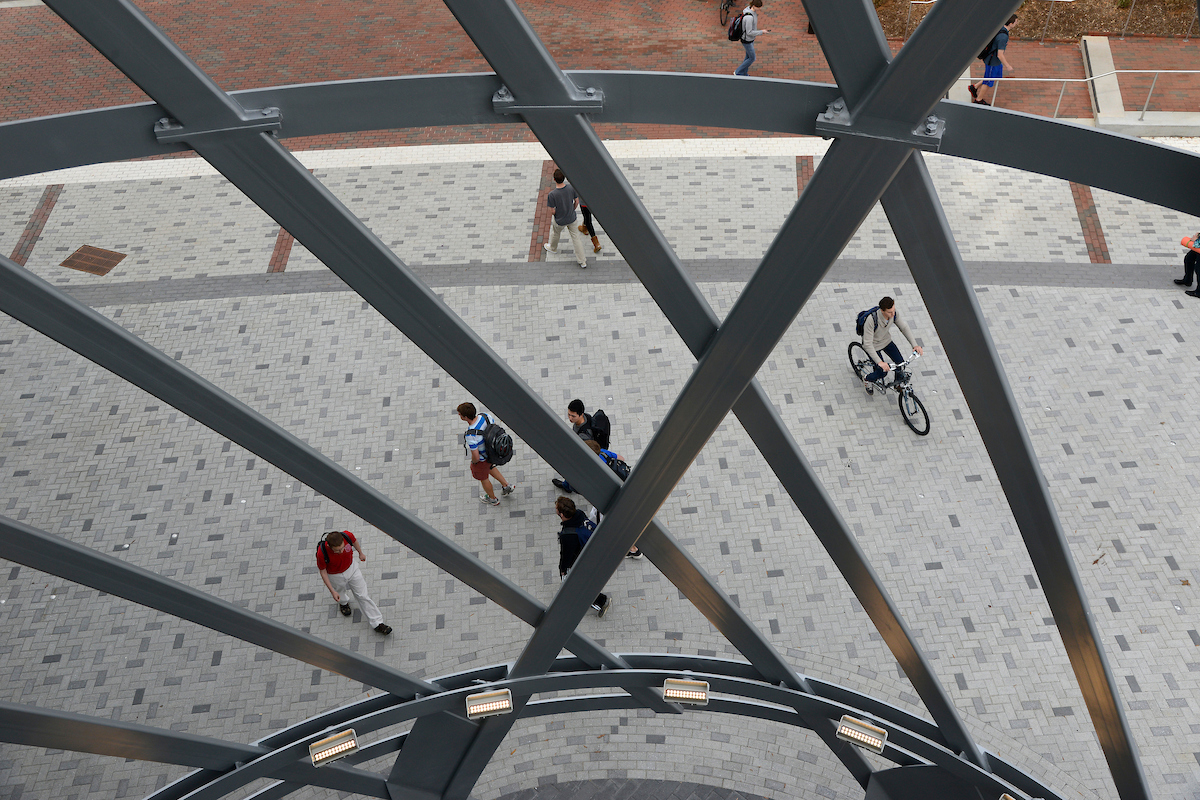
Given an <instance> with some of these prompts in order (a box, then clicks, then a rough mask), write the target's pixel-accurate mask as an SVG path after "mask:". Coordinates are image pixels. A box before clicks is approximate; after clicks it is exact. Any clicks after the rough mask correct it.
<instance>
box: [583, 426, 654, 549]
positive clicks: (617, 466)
mask: <svg viewBox="0 0 1200 800" xmlns="http://www.w3.org/2000/svg"><path fill="white" fill-rule="evenodd" d="M584 444H585V445H587V446H588V448H589V449H590V450H591V451H592V452H593V453H595V454H596V455H598V456H600V460H601V461H603V462H604V463H605V464H606V465H608V468H609V469H611V470H612V471H613V473H614V474H615V475H616V476H617V477H618V478H620V479H621V482H622V483H624V482H625V479H626V478H628V477H629V465H628V464H626V463H625V459H624V458H623V457H622V456H621V454H620V453H614V452H613V451H612V450H605V449H604V448H603V447H601V446H600V443H599V442H597V441H596V440H595V439H588V440H587V441H586V442H584ZM600 516H601V515H600V509H598V508H596V507H595V506H592V507H591V510H589V511H588V519H590V520H591V521H592V522H594V523H596V524H597V525H599V524H600ZM625 557H626V558H641V557H642V551H641V549H640V548H638V546H637V545H636V544H635V545H633V546H632V547H630V548H629V552H628V553H626V554H625Z"/></svg>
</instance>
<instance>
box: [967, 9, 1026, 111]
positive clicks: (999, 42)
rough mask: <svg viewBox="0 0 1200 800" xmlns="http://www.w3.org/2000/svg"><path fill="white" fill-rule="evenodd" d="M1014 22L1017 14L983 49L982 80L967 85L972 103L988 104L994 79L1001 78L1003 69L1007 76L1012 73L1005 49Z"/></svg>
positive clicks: (993, 96) (993, 90) (992, 95)
mask: <svg viewBox="0 0 1200 800" xmlns="http://www.w3.org/2000/svg"><path fill="white" fill-rule="evenodd" d="M1016 23H1017V15H1016V14H1013V15H1012V16H1011V17H1009V18H1008V22H1006V23H1005V24H1004V27H1003V28H1001V29H1000V32H999V33H997V34H996V35H995V36H994V37H993V38H992V41H991V42H989V43H988V46H987V48H986V49H985V50H984V59H983V80H981V81H979V83H972V84H970V85H968V86H967V90H968V91H970V92H971V102H972V103H978V104H979V105H983V106H990V105H991V104H992V99H993V98H995V96H996V81H995V80H994V79H995V78H1003V77H1004V70H1008V73H1009V76H1012V75H1013V74H1014V72H1015V71H1014V70H1013V65H1012V64H1011V63H1009V61H1008V55H1007V54H1006V52H1005V51H1006V50H1007V49H1008V35H1009V32H1010V31H1011V30H1012V27H1013V25H1015V24H1016Z"/></svg>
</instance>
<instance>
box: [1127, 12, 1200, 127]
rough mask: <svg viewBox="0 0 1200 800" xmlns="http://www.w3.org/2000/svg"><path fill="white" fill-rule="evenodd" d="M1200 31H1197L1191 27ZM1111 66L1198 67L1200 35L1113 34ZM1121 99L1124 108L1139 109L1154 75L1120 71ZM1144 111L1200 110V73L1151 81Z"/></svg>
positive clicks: (1161, 76) (1166, 76) (1131, 67)
mask: <svg viewBox="0 0 1200 800" xmlns="http://www.w3.org/2000/svg"><path fill="white" fill-rule="evenodd" d="M1193 33H1194V34H1200V31H1193ZM1108 42H1109V46H1110V47H1111V48H1112V54H1113V66H1114V67H1116V68H1117V69H1194V70H1200V38H1193V39H1192V40H1191V41H1190V42H1185V41H1183V40H1182V39H1151V38H1147V37H1133V36H1131V37H1129V38H1127V39H1125V40H1124V41H1121V40H1120V39H1118V38H1116V37H1113V38H1111V39H1109V40H1108ZM1117 80H1118V81H1119V83H1120V85H1121V99H1122V100H1123V101H1124V103H1125V110H1126V111H1141V109H1142V104H1143V103H1145V102H1146V94H1147V92H1149V91H1150V84H1151V82H1152V81H1153V80H1154V76H1153V75H1121V76H1119V77H1118V78H1117ZM1146 110H1147V111H1190V112H1196V111H1200V74H1193V75H1160V76H1159V78H1158V81H1157V82H1156V83H1154V93H1153V94H1151V95H1150V105H1149V107H1148V108H1147V109H1146Z"/></svg>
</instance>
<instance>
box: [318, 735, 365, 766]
mask: <svg viewBox="0 0 1200 800" xmlns="http://www.w3.org/2000/svg"><path fill="white" fill-rule="evenodd" d="M357 749H358V735H357V734H356V733H355V732H354V729H353V728H351V729H350V730H348V731H342V732H341V733H338V734H334V735H333V736H330V737H327V738H325V739H321V740H320V741H317V742H313V743H312V744H310V745H309V746H308V755H309V758H311V759H312V765H313V766H314V767H323V766H325V765H326V764H328V763H329V762H330V761H337V760H338V759H339V758H343V757H345V756H348V755H350V754H351V753H353V752H354V751H355V750H357Z"/></svg>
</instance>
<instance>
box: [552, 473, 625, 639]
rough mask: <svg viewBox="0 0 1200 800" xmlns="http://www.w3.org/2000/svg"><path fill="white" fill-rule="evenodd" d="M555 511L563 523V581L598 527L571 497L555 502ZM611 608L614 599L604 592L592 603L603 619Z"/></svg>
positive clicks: (560, 533)
mask: <svg viewBox="0 0 1200 800" xmlns="http://www.w3.org/2000/svg"><path fill="white" fill-rule="evenodd" d="M554 511H555V513H557V514H558V518H559V520H560V521H561V522H562V528H560V529H559V531H558V577H559V579H562V578H565V577H567V573H568V572H569V571H570V570H571V567H573V566H574V565H575V559H577V558H579V553H580V551H582V550H583V546H584V545H585V544H587V540H588V539H589V538H590V537H591V535H592V531H594V530H595V529H596V525H595V523H593V522H592V521H591V520H590V519H588V518H587V514H584V513H583V511H581V510H579V509H578V508H576V507H575V501H574V500H572V499H571V498H569V497H560V498H558V499H557V500H555V501H554ZM611 607H612V598H611V597H609V596H608V595H606V594H605V593H604V592H601V593H600V594H598V595H596V599H595V601H594V602H593V603H592V608H594V609H596V610H597V611H598V612H600V616H601V617H603V616H604V615H605V614H607V613H608V609H609V608H611Z"/></svg>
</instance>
